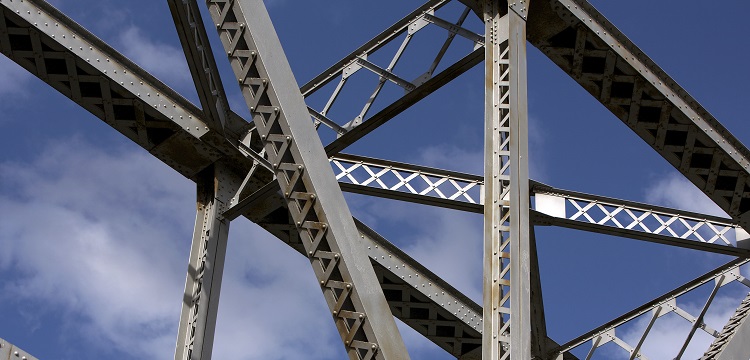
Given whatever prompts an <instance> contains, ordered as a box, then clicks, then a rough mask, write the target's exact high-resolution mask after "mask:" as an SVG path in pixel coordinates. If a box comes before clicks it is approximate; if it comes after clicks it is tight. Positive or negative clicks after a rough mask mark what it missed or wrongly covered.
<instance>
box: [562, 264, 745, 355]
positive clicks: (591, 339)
mask: <svg viewBox="0 0 750 360" xmlns="http://www.w3.org/2000/svg"><path fill="white" fill-rule="evenodd" d="M749 261H750V260H747V259H745V260H734V261H731V262H729V263H727V264H725V265H722V266H720V267H718V268H717V269H715V270H713V271H711V272H709V273H707V274H706V275H703V276H701V277H699V278H697V279H695V280H693V281H691V282H688V283H686V284H684V285H682V286H680V287H678V288H676V289H675V290H673V291H670V292H669V293H667V294H665V295H663V296H661V297H659V298H656V299H654V300H652V301H650V302H648V303H646V304H644V305H643V306H641V307H640V308H637V309H634V310H633V311H631V312H629V313H626V314H624V315H622V316H620V317H618V318H617V319H615V320H613V321H611V322H609V323H607V324H604V325H602V326H600V327H598V328H596V329H594V330H592V331H590V332H588V333H586V334H584V335H582V336H580V337H578V338H576V339H573V340H571V341H569V342H567V343H565V344H563V345H561V346H560V347H558V348H556V349H554V350H553V351H552V353H551V354H550V356H551V358H555V356H558V355H561V354H562V353H564V352H566V351H570V350H572V349H575V348H577V347H579V346H583V345H584V344H587V343H588V344H589V345H590V350H589V351H588V355H587V357H586V358H587V359H598V358H600V357H595V354H596V352H597V350H598V349H599V348H601V347H602V346H603V345H605V344H607V343H610V342H612V343H614V344H616V345H617V347H619V348H621V349H622V350H623V351H624V352H625V354H626V355H629V356H630V359H642V360H645V359H649V357H648V354H644V353H642V351H641V347H642V346H643V344H644V342H645V341H646V339H647V338H648V336H649V334H650V333H651V330H652V329H653V328H654V324H655V323H657V322H658V320H659V319H660V318H662V317H664V316H665V315H668V314H676V317H675V316H673V317H672V319H674V318H680V319H683V320H684V321H686V322H688V323H689V324H690V330H689V332H688V333H687V335H686V336H685V338H683V339H682V340H681V343H679V344H677V346H676V347H675V348H674V349H670V350H672V352H673V354H674V358H677V359H679V358H681V357H682V355H683V354H684V352H685V350H686V349H687V347H688V346H689V345H690V344H691V342H692V341H693V339H694V336H695V333H696V331H699V330H700V331H703V332H705V333H706V334H708V335H710V336H712V337H714V338H720V337H721V335H722V333H720V332H719V331H717V330H716V329H713V328H711V327H710V326H709V325H708V324H706V323H705V321H704V317H705V315H706V312H707V311H708V310H709V308H710V306H711V304H712V303H713V301H714V299H715V298H716V296H717V294H718V293H719V291H721V290H722V289H723V288H725V287H726V286H727V285H729V284H742V285H744V286H745V288H748V287H750V280H748V279H746V278H745V277H744V276H742V275H741V274H740V266H742V265H745V264H747V263H748V262H749ZM701 287H710V288H711V290H710V292H709V293H708V294H707V295H704V296H703V299H704V303H703V306H702V307H701V309H700V310H698V311H697V312H694V313H691V312H689V311H687V310H686V308H685V307H684V306H682V305H680V302H679V300H680V298H681V297H682V296H685V295H686V294H691V293H694V292H696V291H698V289H699V288H701ZM741 306H742V304H741ZM649 313H650V317H649V318H648V322H647V326H646V327H645V329H644V330H643V331H642V332H641V333H640V336H639V338H638V340H637V341H636V342H634V343H632V342H628V341H626V340H624V339H623V338H622V337H620V336H618V335H617V330H618V329H622V328H623V327H624V326H626V324H628V323H631V322H633V321H635V320H636V319H639V318H641V317H642V316H647V314H649ZM670 324H674V323H670ZM664 345H665V346H666V345H668V344H664Z"/></svg>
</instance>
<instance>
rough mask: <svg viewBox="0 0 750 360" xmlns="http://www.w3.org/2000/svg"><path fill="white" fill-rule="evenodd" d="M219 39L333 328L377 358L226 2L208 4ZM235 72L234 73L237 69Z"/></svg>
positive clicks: (236, 15)
mask: <svg viewBox="0 0 750 360" xmlns="http://www.w3.org/2000/svg"><path fill="white" fill-rule="evenodd" d="M207 3H208V5H209V8H210V10H211V13H212V15H216V14H218V16H217V17H215V18H214V19H215V20H217V19H218V21H216V23H217V27H218V29H219V32H220V34H221V36H222V37H224V38H226V39H228V41H229V46H227V49H229V50H228V55H229V57H230V60H231V61H232V63H233V66H234V67H235V70H237V68H239V69H241V70H240V71H239V75H238V81H239V82H240V86H241V88H242V92H243V94H244V95H245V98H246V99H248V106H249V108H250V111H251V113H252V116H253V121H254V123H255V124H256V127H257V129H258V133H259V134H260V136H261V140H262V141H263V143H264V144H265V149H266V154H267V156H268V159H269V161H270V162H271V163H272V166H273V168H274V169H275V173H276V178H277V180H278V182H279V185H280V187H281V190H282V192H283V194H284V197H285V199H286V202H287V205H288V209H289V213H290V215H291V217H292V219H293V221H294V223H295V225H296V227H297V231H298V233H299V235H300V240H301V242H302V245H303V246H304V248H305V252H306V254H307V255H308V257H309V259H310V261H311V263H312V265H313V269H314V272H315V275H316V277H317V278H318V281H319V283H320V286H321V288H322V290H323V293H324V295H325V298H326V301H327V303H328V306H329V308H330V310H331V312H332V314H333V316H334V318H335V322H336V326H337V328H338V330H339V333H340V334H341V338H342V340H343V342H344V344H345V345H346V347H347V349H348V352H349V356H350V357H351V358H355V359H356V358H359V359H363V360H369V359H373V358H375V357H376V356H378V354H379V351H378V344H377V343H376V342H374V341H372V340H370V339H374V335H373V333H372V329H371V328H370V326H369V322H368V321H367V318H366V316H365V313H364V312H363V311H359V310H358V309H360V308H361V307H362V305H361V302H360V300H359V296H358V293H357V291H356V289H355V288H354V286H353V284H352V282H351V280H349V279H350V278H349V273H348V270H347V265H346V264H345V263H344V259H343V258H342V257H341V256H340V254H339V252H338V249H337V248H336V243H335V241H329V240H332V239H329V238H330V236H332V235H331V233H330V232H329V231H328V224H327V223H326V222H325V214H323V212H322V208H321V207H320V206H319V202H318V201H317V197H316V195H315V193H314V192H312V191H310V190H308V186H309V183H310V179H309V177H308V175H307V174H306V171H305V168H304V166H303V164H301V163H299V162H298V161H297V160H296V159H295V158H296V156H299V155H298V154H299V150H298V148H297V145H296V144H295V142H294V139H293V138H292V136H291V135H290V132H289V127H288V124H287V123H286V119H285V117H284V113H283V110H282V109H280V108H279V107H278V106H277V105H275V104H274V103H275V102H276V98H275V93H274V92H273V86H272V84H270V82H269V81H268V79H267V78H265V77H264V76H263V75H262V74H264V73H265V68H264V67H263V64H261V60H260V58H259V57H258V56H257V53H256V51H255V50H254V49H255V48H256V47H255V45H254V42H253V39H252V37H251V36H250V35H249V34H248V33H247V31H246V30H245V26H244V24H242V23H237V21H236V19H244V18H245V17H244V16H243V14H242V13H241V9H240V8H239V7H238V6H236V4H235V2H234V1H231V0H210V1H208V2H207ZM236 72H237V71H236Z"/></svg>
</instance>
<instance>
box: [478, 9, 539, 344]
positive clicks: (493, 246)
mask: <svg viewBox="0 0 750 360" xmlns="http://www.w3.org/2000/svg"><path fill="white" fill-rule="evenodd" d="M483 4H484V21H485V39H486V40H485V44H486V45H485V49H486V51H485V192H484V194H485V196H484V199H485V208H484V332H483V340H482V346H483V352H482V357H483V358H484V359H509V358H510V357H511V354H512V357H513V358H514V359H530V358H531V318H530V316H531V279H530V272H531V271H530V270H531V264H530V251H531V249H530V237H529V173H528V156H527V155H528V142H527V139H528V125H527V114H526V112H527V105H526V20H525V12H524V13H523V14H519V13H517V12H516V10H515V9H514V8H513V6H512V5H510V6H507V7H501V2H500V1H492V0H485V1H484V3H483ZM524 10H525V8H524ZM506 13H507V15H506V16H502V15H503V14H506ZM522 15H523V17H522Z"/></svg>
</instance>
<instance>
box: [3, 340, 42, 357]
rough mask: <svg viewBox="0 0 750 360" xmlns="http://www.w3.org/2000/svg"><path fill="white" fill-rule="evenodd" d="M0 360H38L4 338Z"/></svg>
mask: <svg viewBox="0 0 750 360" xmlns="http://www.w3.org/2000/svg"><path fill="white" fill-rule="evenodd" d="M0 359H14V360H15V359H18V360H38V359H37V358H35V357H33V356H31V354H29V353H27V352H26V351H23V350H21V348H19V347H18V346H15V345H13V344H11V343H9V342H7V341H5V340H3V339H2V338H0Z"/></svg>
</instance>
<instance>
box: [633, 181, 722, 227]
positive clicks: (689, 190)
mask: <svg viewBox="0 0 750 360" xmlns="http://www.w3.org/2000/svg"><path fill="white" fill-rule="evenodd" d="M646 202H649V203H652V204H654V205H662V206H668V207H673V208H677V209H682V210H687V211H693V212H697V213H702V214H709V215H716V216H723V217H728V215H727V214H726V213H725V212H724V211H722V210H721V208H719V207H718V206H717V205H716V204H714V202H713V201H711V199H709V198H708V197H707V196H706V195H705V194H703V193H702V192H701V191H700V190H699V189H698V188H697V187H695V185H693V183H691V182H690V181H689V180H688V179H686V178H685V177H684V176H682V175H681V174H678V173H674V172H672V173H669V174H668V175H666V176H664V177H662V178H660V179H659V180H658V181H656V183H654V184H652V185H651V186H649V187H648V188H647V190H646Z"/></svg>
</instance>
